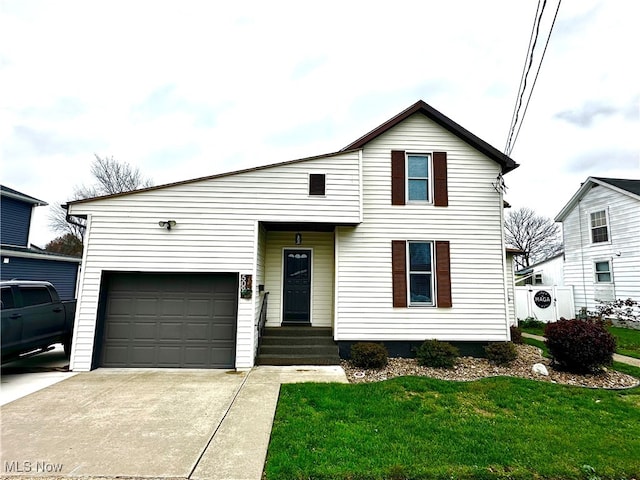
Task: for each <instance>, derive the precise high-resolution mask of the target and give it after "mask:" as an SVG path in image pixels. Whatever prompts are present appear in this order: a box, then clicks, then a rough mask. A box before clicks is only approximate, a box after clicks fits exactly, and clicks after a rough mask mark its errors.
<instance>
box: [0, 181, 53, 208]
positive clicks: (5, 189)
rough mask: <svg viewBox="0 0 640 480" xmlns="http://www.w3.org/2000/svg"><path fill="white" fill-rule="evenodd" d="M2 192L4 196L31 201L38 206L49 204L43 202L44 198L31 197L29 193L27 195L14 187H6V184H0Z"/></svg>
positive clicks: (26, 201)
mask: <svg viewBox="0 0 640 480" xmlns="http://www.w3.org/2000/svg"><path fill="white" fill-rule="evenodd" d="M0 194H1V195H2V196H3V197H9V198H14V199H16V200H21V201H23V202H25V203H31V204H32V205H35V206H36V207H39V206H46V205H48V203H47V202H43V201H42V200H38V199H37V198H34V197H30V196H29V195H25V194H24V193H21V192H19V191H17V190H14V189H13V188H9V187H5V186H4V185H0Z"/></svg>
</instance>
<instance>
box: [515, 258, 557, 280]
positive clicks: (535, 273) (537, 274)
mask: <svg viewBox="0 0 640 480" xmlns="http://www.w3.org/2000/svg"><path fill="white" fill-rule="evenodd" d="M515 273H516V286H522V285H556V286H563V285H564V253H559V254H557V255H554V256H553V257H549V258H547V259H546V260H543V261H541V262H538V263H535V264H533V265H531V266H530V267H526V268H522V269H520V270H517V271H516V272H515Z"/></svg>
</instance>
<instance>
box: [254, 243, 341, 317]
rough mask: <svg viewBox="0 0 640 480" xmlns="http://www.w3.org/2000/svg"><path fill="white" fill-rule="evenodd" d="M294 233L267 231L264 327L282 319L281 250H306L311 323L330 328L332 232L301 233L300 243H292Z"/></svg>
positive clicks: (332, 258)
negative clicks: (307, 250)
mask: <svg viewBox="0 0 640 480" xmlns="http://www.w3.org/2000/svg"><path fill="white" fill-rule="evenodd" d="M296 233H297V232H268V233H267V238H266V242H267V247H266V258H265V269H266V276H265V278H266V280H265V289H266V290H267V291H268V292H269V301H268V305H269V308H268V311H267V326H268V327H277V326H280V324H281V322H282V279H283V272H282V266H283V257H282V255H283V250H284V249H285V248H288V249H296V248H299V249H310V250H312V251H313V254H312V260H313V264H312V265H311V325H312V326H314V327H330V326H331V325H332V324H333V290H334V246H333V232H301V235H302V244H301V245H296V244H295V234H296Z"/></svg>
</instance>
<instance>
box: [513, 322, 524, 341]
mask: <svg viewBox="0 0 640 480" xmlns="http://www.w3.org/2000/svg"><path fill="white" fill-rule="evenodd" d="M511 341H512V342H513V343H515V344H517V345H520V344H522V330H520V329H519V328H518V327H516V326H515V325H511Z"/></svg>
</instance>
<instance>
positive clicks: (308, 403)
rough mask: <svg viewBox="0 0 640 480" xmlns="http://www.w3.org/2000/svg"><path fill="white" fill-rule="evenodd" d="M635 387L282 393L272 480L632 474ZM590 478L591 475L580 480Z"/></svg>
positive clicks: (637, 463) (510, 382) (456, 386)
mask: <svg viewBox="0 0 640 480" xmlns="http://www.w3.org/2000/svg"><path fill="white" fill-rule="evenodd" d="M639 431H640V388H635V389H632V390H623V391H606V390H594V389H585V388H579V387H568V386H563V385H554V384H550V383H544V382H536V381H533V380H525V379H520V378H511V377H494V378H486V379H483V380H480V381H475V382H449V381H443V380H436V379H431V378H426V377H401V378H396V379H393V380H388V381H385V382H379V383H365V384H349V385H345V384H288V385H282V388H281V392H280V399H279V402H278V408H277V412H276V418H275V422H274V425H273V430H272V435H271V443H270V446H269V452H268V456H267V463H266V467H265V478H266V479H267V480H276V479H287V480H291V479H383V478H384V479H386V478H389V479H405V478H407V479H445V478H446V479H450V478H454V479H476V478H478V479H480V478H481V479H494V478H496V479H497V478H500V479H504V478H510V479H561V478H562V479H585V478H589V477H588V475H587V473H588V471H590V468H589V467H592V468H593V469H595V472H596V475H597V476H598V477H599V478H602V479H605V478H611V479H613V478H615V479H622V478H626V479H631V478H634V477H635V478H638V477H640V435H638V432H639ZM591 478H596V477H595V476H594V477H591Z"/></svg>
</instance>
